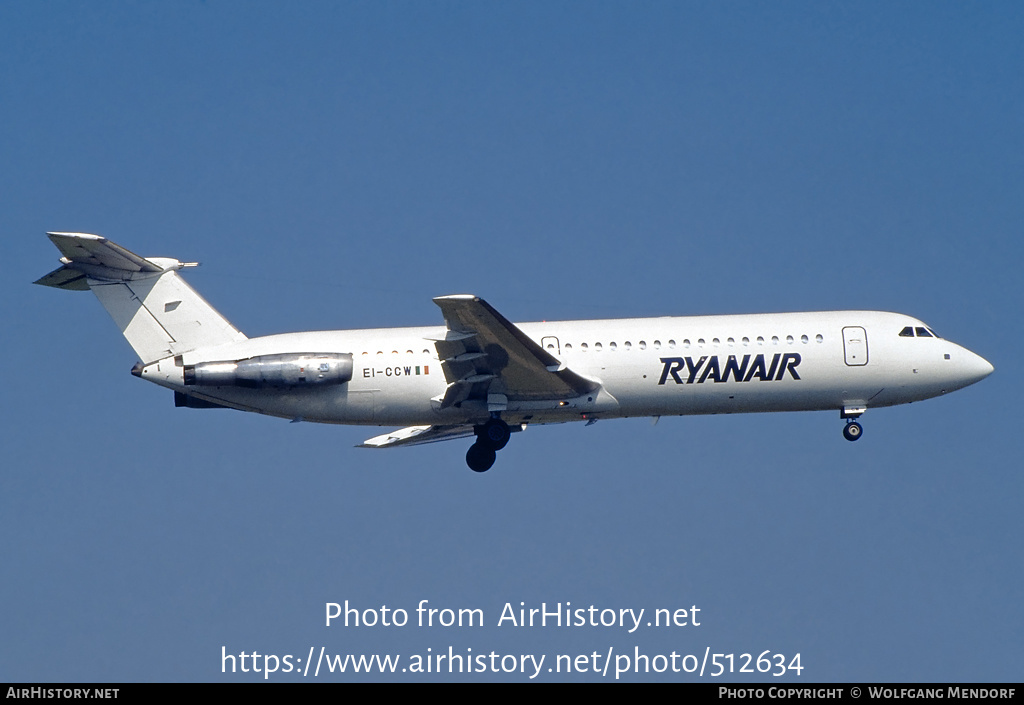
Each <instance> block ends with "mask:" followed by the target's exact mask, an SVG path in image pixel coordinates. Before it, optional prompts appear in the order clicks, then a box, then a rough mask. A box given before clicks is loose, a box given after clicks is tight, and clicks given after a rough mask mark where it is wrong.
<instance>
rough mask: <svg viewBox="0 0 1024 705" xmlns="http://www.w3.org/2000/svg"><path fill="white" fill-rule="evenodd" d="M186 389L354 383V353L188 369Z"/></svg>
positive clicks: (203, 364) (273, 357) (261, 358)
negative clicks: (193, 387) (191, 387)
mask: <svg viewBox="0 0 1024 705" xmlns="http://www.w3.org/2000/svg"><path fill="white" fill-rule="evenodd" d="M184 376H185V385H186V386H192V385H195V386H202V387H252V388H260V387H312V386H317V385H322V384H343V383H344V382H348V381H349V380H350V379H352V353H284V354H280V355H260V356H258V357H249V358H246V359H244V360H226V361H224V362H200V363H197V364H195V365H185V368H184Z"/></svg>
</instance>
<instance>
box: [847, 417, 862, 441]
mask: <svg viewBox="0 0 1024 705" xmlns="http://www.w3.org/2000/svg"><path fill="white" fill-rule="evenodd" d="M863 434H864V429H863V428H861V425H860V424H859V423H857V422H856V421H851V422H850V423H848V424H846V428H844V429H843V437H844V438H845V439H846V440H848V441H856V440H857V439H859V438H860V437H861V436H862V435H863Z"/></svg>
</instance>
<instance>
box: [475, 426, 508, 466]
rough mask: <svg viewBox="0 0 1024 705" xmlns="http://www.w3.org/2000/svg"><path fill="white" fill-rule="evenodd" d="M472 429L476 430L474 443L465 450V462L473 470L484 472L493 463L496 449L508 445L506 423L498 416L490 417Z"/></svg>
mask: <svg viewBox="0 0 1024 705" xmlns="http://www.w3.org/2000/svg"><path fill="white" fill-rule="evenodd" d="M473 430H474V431H475V432H476V443H474V444H473V445H471V446H470V447H469V450H468V451H467V452H466V464H467V465H468V466H469V469H470V470H472V471H473V472H486V471H488V470H490V469H491V466H492V465H494V459H495V457H497V453H498V451H499V450H501V449H502V448H504V447H505V446H506V445H508V439H509V435H510V431H509V428H508V424H507V423H505V422H504V421H502V420H501V419H499V418H492V419H489V420H488V421H487V423H485V424H481V425H479V426H476V427H474V429H473Z"/></svg>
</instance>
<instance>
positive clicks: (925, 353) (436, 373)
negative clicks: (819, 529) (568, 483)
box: [36, 233, 993, 472]
mask: <svg viewBox="0 0 1024 705" xmlns="http://www.w3.org/2000/svg"><path fill="white" fill-rule="evenodd" d="M48 235H49V237H50V239H51V240H52V241H53V243H54V244H55V245H56V246H57V249H59V250H60V252H61V255H62V257H61V259H60V261H61V266H60V267H59V268H58V269H56V270H54V271H53V272H50V273H49V274H47V275H46V276H44V277H42V278H41V279H39V280H38V281H37V282H36V283H37V284H42V285H45V286H52V287H56V288H60V289H70V290H81V291H86V290H91V291H92V292H93V293H94V294H95V295H96V296H97V298H99V300H100V303H102V304H103V306H104V307H105V308H106V309H107V312H108V313H109V314H110V316H111V317H112V318H113V319H114V322H115V323H116V324H117V325H118V327H119V328H120V329H121V331H122V332H123V334H124V336H125V338H127V340H128V343H129V344H130V345H131V346H132V348H133V349H134V350H135V353H136V355H137V356H138V357H139V362H137V363H136V364H135V366H134V367H133V368H132V370H131V372H132V374H133V375H135V376H136V377H141V378H142V379H145V380H149V381H150V382H154V383H155V384H158V385H160V386H163V387H167V388H168V389H171V390H173V392H174V403H175V405H176V406H183V407H189V408H196V409H209V408H229V409H238V410H241V411H254V412H258V413H261V414H268V415H271V416H277V417H281V418H285V419H291V420H293V421H315V422H320V423H335V424H360V425H367V426H404V428H400V429H398V430H395V431H391V432H389V433H385V434H383V435H379V436H375V437H373V438H370V439H368V440H366V441H364V442H363V443H362V444H361V447H364V448H389V447H394V446H401V445H416V444H421V443H431V442H435V441H441V440H447V439H452V438H463V437H465V438H469V437H474V438H475V441H474V442H473V443H472V444H471V445H470V447H469V450H468V452H467V454H466V462H467V464H468V465H469V467H470V468H471V469H472V470H475V471H477V472H484V471H485V470H488V469H489V468H490V467H491V466H492V465H493V464H494V461H495V456H496V453H497V452H498V451H500V450H501V449H502V448H504V447H505V445H506V444H507V443H508V441H509V438H510V437H511V435H512V434H513V433H516V432H520V431H523V430H525V429H526V428H527V426H529V425H530V424H543V423H563V422H568V421H585V422H586V423H588V424H590V423H594V422H595V421H598V420H601V419H613V418H625V417H630V416H648V417H660V416H666V415H688V414H727V413H743V412H768V411H825V410H831V411H838V412H839V415H840V418H841V419H844V420H845V422H846V423H845V427H844V428H843V434H844V436H845V437H846V438H847V439H848V440H850V441H855V440H857V439H859V438H860V437H861V434H862V432H863V429H862V427H861V425H860V423H859V422H858V421H857V419H858V418H859V417H860V416H861V415H862V414H864V413H865V412H866V411H867V410H868V409H869V408H875V407H883V406H893V405H895V404H906V403H909V402H914V401H920V400H923V399H928V398H931V397H936V396H941V395H943V394H946V393H948V392H952V391H954V390H957V389H960V388H962V387H966V386H968V385H970V384H974V383H975V382H977V381H979V380H981V379H983V378H985V377H987V376H988V375H989V374H990V373H991V372H992V371H993V367H992V365H991V364H989V363H988V362H987V361H986V360H985V359H984V358H982V357H980V356H979V355H976V354H975V353H973V352H971V351H970V350H967V349H966V348H963V347H961V346H959V345H957V344H955V343H952V342H950V341H948V340H945V339H943V338H941V337H939V336H938V335H937V334H936V333H935V331H934V330H932V328H930V327H929V326H928V325H926V324H925V323H923V322H922V321H919V320H917V319H916V318H912V317H910V316H905V315H902V314H898V313H885V312H880V311H824V312H811V313H774V314H752V315H728V316H686V317H663V318H631V319H619V320H586V321H545V322H541V323H519V324H515V323H512V322H510V321H509V320H507V319H506V318H505V317H504V316H502V315H501V314H500V313H499V312H498V311H497V310H496V309H495V308H494V307H492V306H491V305H490V304H488V303H487V302H486V301H484V300H483V299H481V298H479V297H476V296H471V295H464V294H459V295H452V296H440V297H438V298H436V299H434V303H435V304H437V306H438V307H439V308H440V309H441V317H442V318H443V319H444V323H443V325H440V324H439V325H433V326H426V327H419V328H380V329H372V330H343V331H313V332H303V333H284V334H280V335H269V336H261V337H258V338H248V337H246V336H245V335H244V334H243V333H242V332H241V331H239V330H238V329H237V328H235V327H234V326H233V325H231V323H229V322H228V321H227V319H225V318H224V317H223V316H222V315H221V314H220V313H218V312H217V311H216V310H215V309H214V308H213V307H212V306H210V304H208V303H207V302H206V301H205V300H204V299H203V298H202V297H201V296H199V294H197V293H196V292H195V290H193V289H192V287H190V286H189V285H188V284H187V283H186V282H185V280H184V279H183V278H182V277H181V275H180V274H179V272H180V271H181V270H182V269H185V268H188V267H193V266H196V265H197V263H195V262H180V261H178V260H176V259H171V258H166V257H148V258H145V257H140V256H139V255H136V254H134V253H133V252H130V251H128V250H126V249H125V248H123V247H121V246H119V245H116V244H115V243H113V242H111V241H109V240H107V239H106V238H103V237H99V236H97V235H88V234H84V233H48Z"/></svg>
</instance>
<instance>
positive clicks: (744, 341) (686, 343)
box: [547, 333, 825, 352]
mask: <svg viewBox="0 0 1024 705" xmlns="http://www.w3.org/2000/svg"><path fill="white" fill-rule="evenodd" d="M796 340H797V339H796V338H794V337H793V336H792V335H787V336H786V338H785V341H786V344H787V345H794V344H795V343H796ZM824 341H825V338H824V337H823V336H822V335H821V334H820V333H819V334H818V335H816V336H814V342H816V343H822V342H824ZM751 342H752V341H751V339H750V338H748V337H745V336H744V337H743V338H740V340H739V344H740V345H742V346H744V347H747V346H749V345H750V344H751ZM780 342H781V339H780V338H779V336H777V335H773V336H772V337H771V338H769V339H765V338H764V337H763V336H760V335H759V336H757V337H756V338H755V339H754V340H753V343H754V344H756V345H767V344H769V343H770V344H771V345H778V344H779V343H780ZM800 342H801V343H803V344H804V345H806V344H808V343H810V342H811V339H810V338H809V337H808V336H806V335H801V336H800ZM721 344H722V341H721V340H720V339H719V338H712V339H711V345H713V346H715V347H718V346H719V345H721ZM725 344H726V345H728V346H729V347H734V346H735V345H736V344H737V343H736V339H735V338H726V339H725ZM694 345H696V347H698V348H702V347H704V346H705V345H707V341H706V340H704V338H697V342H696V343H695V344H694V343H691V342H690V339H689V338H685V339H683V342H682V347H684V348H689V347H693V346H694ZM636 346H637V347H638V348H639V349H640V350H646V349H647V341H645V340H641V341H640V342H638V343H637V344H636ZM651 346H652V347H653V348H654V349H655V350H660V349H661V341H660V340H655V341H653V342H652V343H651ZM667 346H668V348H670V349H675V348H676V347H677V344H676V341H675V340H669V341H668V344H667ZM562 347H563V348H565V349H566V350H572V349H573V347H572V343H565V344H564V345H563V346H562ZM592 347H593V349H594V350H595V351H601V350H603V349H604V345H603V344H602V343H594V344H593V346H592ZM632 347H633V343H631V342H630V341H628V340H627V341H626V342H624V343H623V344H622V348H623V349H624V350H630V349H632ZM547 349H548V350H554V349H555V345H554V344H553V343H548V345H547ZM579 349H580V350H581V351H583V352H586V351H588V350H590V349H591V345H590V344H589V343H580V344H579ZM608 349H609V350H618V349H619V345H618V343H614V342H613V343H608Z"/></svg>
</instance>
